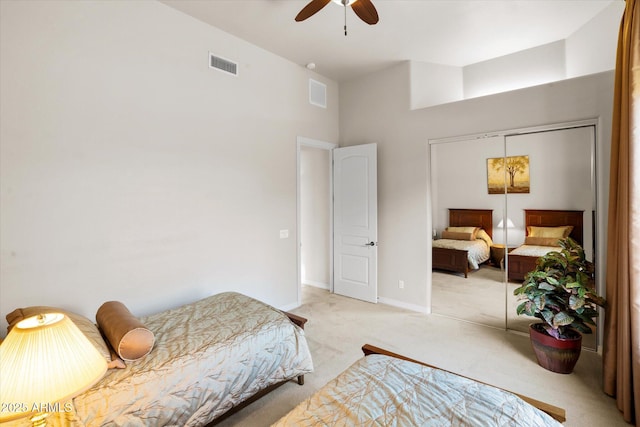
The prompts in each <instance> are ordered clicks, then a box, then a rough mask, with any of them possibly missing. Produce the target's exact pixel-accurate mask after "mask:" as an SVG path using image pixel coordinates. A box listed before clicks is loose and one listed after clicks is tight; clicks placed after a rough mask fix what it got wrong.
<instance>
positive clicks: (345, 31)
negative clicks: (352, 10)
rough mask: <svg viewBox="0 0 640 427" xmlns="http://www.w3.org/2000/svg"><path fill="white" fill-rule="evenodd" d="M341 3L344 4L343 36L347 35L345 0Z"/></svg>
mask: <svg viewBox="0 0 640 427" xmlns="http://www.w3.org/2000/svg"><path fill="white" fill-rule="evenodd" d="M342 4H344V36H345V37H346V36H347V1H346V0H342Z"/></svg>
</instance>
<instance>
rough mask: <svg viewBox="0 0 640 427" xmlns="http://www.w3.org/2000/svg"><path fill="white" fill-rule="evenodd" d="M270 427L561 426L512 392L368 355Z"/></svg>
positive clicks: (401, 361) (420, 366) (429, 369)
mask: <svg viewBox="0 0 640 427" xmlns="http://www.w3.org/2000/svg"><path fill="white" fill-rule="evenodd" d="M274 426H278V427H283V426H296V427H299V426H530V427H543V426H555V427H558V426H561V424H560V423H558V422H557V421H556V420H554V419H553V418H551V417H550V416H549V415H547V414H546V413H544V412H542V411H540V410H538V409H536V408H535V407H533V406H531V405H529V404H528V403H526V402H525V401H524V400H522V399H520V398H519V397H517V396H516V395H514V394H512V393H509V392H506V391H504V390H500V389H498V388H495V387H491V386H488V385H485V384H482V383H479V382H476V381H473V380H470V379H467V378H463V377H460V376H458V375H455V374H452V373H449V372H445V371H442V370H439V369H433V368H430V367H427V366H422V365H419V364H417V363H413V362H407V361H404V360H400V359H396V358H393V357H389V356H382V355H370V356H366V357H363V358H361V359H359V360H358V361H357V362H356V363H354V364H353V365H352V366H351V367H350V368H349V369H347V370H346V371H344V372H343V373H342V374H340V375H339V376H338V377H336V378H335V379H334V380H333V381H331V382H329V383H328V384H327V385H326V386H324V387H323V388H321V389H320V390H319V391H318V392H317V393H315V394H314V395H313V396H311V397H310V398H309V399H307V400H306V401H304V402H302V403H301V404H299V405H298V406H297V407H295V408H294V409H293V410H292V411H291V412H290V413H289V414H287V415H285V416H284V417H283V418H282V419H280V420H279V421H278V422H277V423H276V424H274Z"/></svg>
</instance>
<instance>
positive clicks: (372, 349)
mask: <svg viewBox="0 0 640 427" xmlns="http://www.w3.org/2000/svg"><path fill="white" fill-rule="evenodd" d="M362 352H363V353H364V355H365V356H369V355H370V354H382V355H385V356H390V357H395V358H397V359H402V360H407V361H409V362H414V363H418V364H420V365H423V366H428V367H430V368H434V369H440V368H438V367H437V366H433V365H429V364H428V363H424V362H420V361H419V360H415V359H410V358H408V357H406V356H403V355H401V354H397V353H393V352H390V351H388V350H385V349H382V348H379V347H376V346H373V345H371V344H365V345H363V346H362ZM440 370H441V371H445V372H449V373H451V374H454V375H458V376H460V377H463V378H467V379H470V380H472V381H476V382H479V383H482V384H486V385H490V386H492V387H495V386H494V385H492V384H487V383H484V382H482V381H478V380H475V379H473V378H469V377H465V376H464V375H459V374H456V373H455V372H451V371H447V370H445V369H440ZM496 388H500V387H496ZM500 389H501V390H504V391H507V392H509V393H512V394H515V395H516V396H518V397H519V398H520V399H522V400H524V401H525V402H527V403H528V404H530V405H531V406H534V407H536V408H538V409H539V410H541V411H543V412H546V413H547V414H549V415H550V416H551V417H553V418H554V419H555V420H557V421H559V422H561V423H563V422H565V421H566V419H567V418H566V412H565V410H564V409H562V408H560V407H557V406H554V405H551V404H548V403H545V402H541V401H539V400H536V399H533V398H531V397H528V396H524V395H522V394H518V393H514V392H512V391H509V390H506V389H503V388H500Z"/></svg>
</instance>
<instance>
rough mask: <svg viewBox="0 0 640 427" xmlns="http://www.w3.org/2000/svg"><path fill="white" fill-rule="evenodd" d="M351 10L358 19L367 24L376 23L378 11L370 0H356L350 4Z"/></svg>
mask: <svg viewBox="0 0 640 427" xmlns="http://www.w3.org/2000/svg"><path fill="white" fill-rule="evenodd" d="M351 8H352V9H353V11H354V12H355V13H356V15H358V17H359V18H360V19H362V20H363V21H364V22H366V23H367V24H369V25H373V24H377V23H378V11H377V10H376V8H375V6H374V5H373V3H371V0H358V1H356V2H355V3H353V4H352V5H351Z"/></svg>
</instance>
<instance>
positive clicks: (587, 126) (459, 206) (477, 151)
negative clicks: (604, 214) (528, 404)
mask: <svg viewBox="0 0 640 427" xmlns="http://www.w3.org/2000/svg"><path fill="white" fill-rule="evenodd" d="M430 158H431V173H430V176H431V206H432V226H433V231H432V232H433V234H434V239H433V244H432V246H433V247H432V264H433V270H432V294H431V295H432V311H433V313H437V314H440V315H445V316H449V317H454V318H457V319H461V320H466V321H470V322H474V323H480V324H483V325H488V326H493V327H498V328H508V329H511V330H515V331H521V332H524V333H528V325H529V324H530V323H532V322H533V321H535V319H532V318H530V317H528V316H517V315H516V306H517V304H518V302H517V300H516V297H514V296H513V290H514V289H515V288H516V287H518V286H519V285H520V284H521V283H522V280H523V277H524V274H526V272H528V271H530V269H532V268H533V265H534V264H535V259H537V257H538V256H539V255H541V254H542V253H543V252H544V251H545V250H549V249H550V248H537V251H538V252H540V251H542V252H540V253H539V254H538V252H536V251H534V252H533V253H529V252H527V251H528V249H529V248H526V247H525V248H524V249H523V248H521V246H523V245H524V244H525V240H527V239H526V237H527V226H537V227H559V226H570V227H572V228H571V230H572V231H571V237H573V238H574V239H575V240H577V241H579V242H580V243H581V244H582V246H583V247H584V249H585V253H586V256H587V258H588V259H589V260H590V261H592V262H593V261H595V256H594V255H595V254H594V252H595V215H596V212H595V206H596V200H595V194H596V191H595V168H594V165H595V124H592V123H586V122H580V123H574V124H567V125H563V126H553V127H551V126H549V127H541V128H535V129H529V130H522V131H517V132H514V131H504V132H497V133H496V134H495V135H478V136H473V137H461V138H449V139H446V140H436V141H430ZM448 227H480V228H483V229H484V230H485V231H486V234H487V235H488V238H485V237H484V236H480V237H482V239H478V236H469V235H468V234H467V233H465V232H468V231H469V230H466V229H464V228H454V229H453V230H454V234H452V233H451V232H450V231H448V230H447V228H448ZM449 230H452V229H451V228H449ZM443 237H444V238H445V239H443ZM469 239H471V240H469ZM530 240H531V239H529V241H530ZM476 241H478V242H476ZM483 241H484V242H485V244H484V245H483V244H482V242H483ZM476 243H477V246H478V247H475V246H476ZM483 246H484V247H483ZM523 250H524V251H525V252H524V253H525V254H526V255H521V254H519V253H520V252H522V251H523ZM469 258H471V260H469ZM475 264H477V267H478V268H474V267H476V265H475ZM466 265H469V267H468V271H466V270H465V266H466ZM596 269H597V266H596ZM465 276H466V277H465ZM594 332H595V331H594ZM583 345H584V346H585V347H587V348H593V349H595V348H596V334H595V333H594V334H591V335H585V336H584V338H583Z"/></svg>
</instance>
